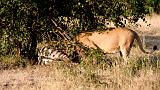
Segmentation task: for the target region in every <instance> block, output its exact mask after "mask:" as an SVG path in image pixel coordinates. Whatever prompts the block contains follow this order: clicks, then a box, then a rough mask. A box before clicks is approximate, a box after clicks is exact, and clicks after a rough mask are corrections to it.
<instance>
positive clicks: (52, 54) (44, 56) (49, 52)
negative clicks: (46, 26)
mask: <svg viewBox="0 0 160 90" xmlns="http://www.w3.org/2000/svg"><path fill="white" fill-rule="evenodd" d="M57 59H60V60H63V61H65V62H69V61H70V59H69V57H68V56H67V54H65V53H64V52H63V51H60V50H56V49H55V48H54V47H46V46H45V47H43V48H41V49H40V50H39V52H38V64H45V65H47V64H49V63H51V62H52V61H53V60H57Z"/></svg>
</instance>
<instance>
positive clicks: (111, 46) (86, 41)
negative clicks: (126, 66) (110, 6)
mask: <svg viewBox="0 0 160 90" xmlns="http://www.w3.org/2000/svg"><path fill="white" fill-rule="evenodd" d="M134 39H136V41H137V44H138V46H139V48H140V50H141V51H142V52H144V53H147V54H149V53H152V52H154V51H155V49H154V50H152V51H150V52H147V51H145V50H144V49H143V47H142V42H141V40H140V37H139V36H138V34H137V33H136V32H135V31H133V30H130V29H127V28H114V29H112V30H106V31H101V32H98V31H96V32H85V33H80V34H79V35H78V36H77V37H76V40H77V41H78V42H81V43H82V44H83V45H85V46H87V47H89V48H94V49H97V48H99V49H101V50H103V52H104V53H117V52H120V54H121V56H122V57H123V58H124V59H126V58H127V57H128V55H129V53H130V50H131V48H132V44H133V42H134ZM155 47H156V46H154V48H155Z"/></svg>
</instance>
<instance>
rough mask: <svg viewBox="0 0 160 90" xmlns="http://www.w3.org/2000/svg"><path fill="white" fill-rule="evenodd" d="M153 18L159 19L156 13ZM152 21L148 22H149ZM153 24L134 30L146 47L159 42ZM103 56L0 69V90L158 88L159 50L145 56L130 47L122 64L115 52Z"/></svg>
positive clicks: (159, 36) (156, 29)
mask: <svg viewBox="0 0 160 90" xmlns="http://www.w3.org/2000/svg"><path fill="white" fill-rule="evenodd" d="M154 18H156V19H154V20H159V21H160V16H155V17H154ZM154 20H153V21H152V20H150V21H151V22H152V23H153V22H155V21H154ZM153 24H157V25H154V26H160V25H158V24H160V23H153ZM154 26H152V27H140V28H137V29H136V31H138V33H140V35H142V36H143V35H145V39H143V40H144V41H145V44H146V48H147V49H150V48H151V46H153V45H160V41H159V40H160V31H159V30H160V27H154ZM148 28H150V29H148ZM158 48H160V47H159V46H158ZM107 56H108V57H107V58H106V57H104V55H102V54H97V53H96V52H95V51H93V52H92V53H90V54H89V55H88V56H87V57H84V58H83V59H82V60H83V61H82V62H81V63H80V64H75V63H64V62H61V61H60V62H56V61H55V62H53V63H52V65H50V66H38V65H36V66H27V67H25V68H17V69H9V70H0V73H1V74H0V77H1V78H0V90H158V89H159V88H160V52H159V49H158V50H157V51H156V52H155V53H154V54H153V55H146V54H142V53H141V52H140V51H139V49H138V48H135V47H133V48H132V50H131V54H130V59H129V60H128V63H126V64H124V63H122V62H121V61H122V59H121V58H120V57H119V55H107ZM6 59H7V58H6ZM11 59H12V58H11ZM111 60H112V61H111ZM14 62H15V61H14ZM7 63H8V62H7Z"/></svg>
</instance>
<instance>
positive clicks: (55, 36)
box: [0, 0, 160, 59]
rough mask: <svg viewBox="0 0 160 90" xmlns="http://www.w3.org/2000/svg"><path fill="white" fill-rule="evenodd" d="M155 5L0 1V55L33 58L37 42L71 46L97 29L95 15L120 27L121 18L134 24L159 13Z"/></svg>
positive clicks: (112, 0) (143, 0)
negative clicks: (83, 34)
mask: <svg viewBox="0 0 160 90" xmlns="http://www.w3.org/2000/svg"><path fill="white" fill-rule="evenodd" d="M159 6H160V1H159V0H129V1H128V0H109V1H107V0H80V1H79V0H47V1H45V0H42V1H39V0H26V1H24V0H1V1H0V24H1V25H0V49H1V50H0V55H8V54H12V51H13V50H14V48H20V52H21V55H23V56H26V57H28V58H29V59H33V58H35V56H36V53H35V52H36V47H37V43H39V42H43V41H45V42H49V41H57V42H61V43H63V44H66V43H65V42H66V41H68V42H69V43H70V44H71V43H72V41H71V40H72V39H73V38H74V36H75V35H77V34H78V33H79V32H83V31H93V30H96V28H99V27H101V24H100V23H99V20H98V19H97V18H98V17H99V16H102V17H103V19H107V20H109V21H113V22H115V25H116V26H124V25H125V23H123V19H122V18H121V16H123V17H124V18H126V19H129V20H131V21H133V22H136V21H137V20H138V19H139V18H143V17H144V16H145V15H146V14H149V13H152V11H154V12H156V13H159ZM128 17H133V18H128ZM67 44H68V43H67ZM64 46H67V45H64Z"/></svg>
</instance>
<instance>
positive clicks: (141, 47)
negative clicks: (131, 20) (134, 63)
mask: <svg viewBox="0 0 160 90" xmlns="http://www.w3.org/2000/svg"><path fill="white" fill-rule="evenodd" d="M135 39H136V40H137V43H138V46H139V48H140V50H141V51H142V52H143V53H147V54H151V53H153V52H154V51H155V50H157V46H156V45H154V46H153V49H152V51H149V52H147V51H145V50H144V49H143V45H142V42H141V40H140V37H139V35H138V34H137V33H136V32H135Z"/></svg>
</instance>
